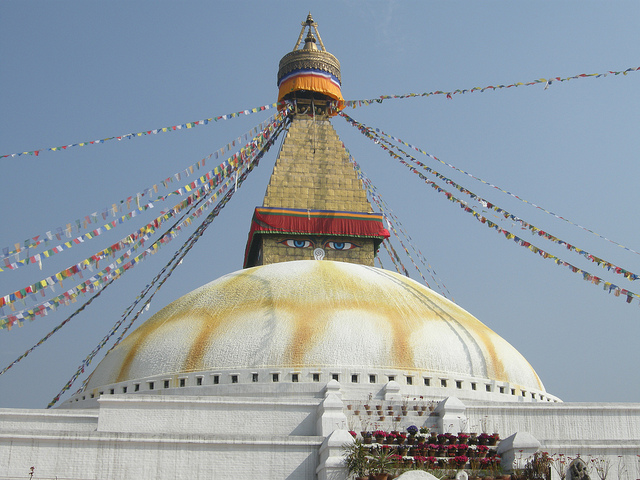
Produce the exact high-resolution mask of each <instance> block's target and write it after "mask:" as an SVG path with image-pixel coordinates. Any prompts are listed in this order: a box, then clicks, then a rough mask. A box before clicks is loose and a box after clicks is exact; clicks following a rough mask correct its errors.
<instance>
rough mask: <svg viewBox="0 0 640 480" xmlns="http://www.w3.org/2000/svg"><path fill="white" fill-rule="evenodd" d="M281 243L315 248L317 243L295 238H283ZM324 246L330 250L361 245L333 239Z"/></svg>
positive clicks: (346, 248) (288, 245)
mask: <svg viewBox="0 0 640 480" xmlns="http://www.w3.org/2000/svg"><path fill="white" fill-rule="evenodd" d="M280 243H281V244H282V245H286V246H287V247H293V248H309V247H311V248H314V247H315V246H316V245H315V243H314V242H313V241H311V240H299V239H294V238H290V239H287V240H283V241H282V242H280ZM323 246H324V248H328V249H330V250H351V249H353V248H359V247H360V245H356V244H355V243H351V242H336V241H333V240H331V241H328V242H326V243H325V244H324V245H323Z"/></svg>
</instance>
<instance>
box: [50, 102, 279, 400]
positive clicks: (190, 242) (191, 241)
mask: <svg viewBox="0 0 640 480" xmlns="http://www.w3.org/2000/svg"><path fill="white" fill-rule="evenodd" d="M288 112H289V111H288V110H287V109H285V110H283V112H281V113H284V114H285V115H284V118H285V119H286V115H287V114H288ZM283 125H284V121H282V122H280V123H279V125H278V128H277V129H276V130H275V131H274V134H273V135H271V136H270V139H269V141H268V142H267V143H266V144H265V145H264V147H263V148H262V149H261V151H260V152H259V153H258V154H257V155H256V156H255V157H254V158H253V159H252V161H251V162H250V163H249V165H248V166H247V169H246V170H245V171H244V172H243V174H242V175H241V176H240V177H237V179H236V182H235V183H234V188H233V189H231V190H229V191H228V192H227V193H226V194H225V196H224V197H223V198H222V199H221V200H220V202H219V203H218V204H217V205H216V206H215V208H214V209H213V210H212V211H211V213H209V215H208V216H207V217H206V218H205V219H204V221H203V222H202V223H201V224H200V225H199V226H198V228H197V230H196V231H195V232H194V233H193V234H192V235H191V236H190V237H189V238H188V239H187V241H186V242H185V243H184V244H183V245H182V247H181V248H180V249H178V252H176V254H174V257H173V258H172V259H171V261H170V262H169V264H167V266H166V267H165V269H166V268H167V267H168V266H169V265H171V264H172V263H173V265H172V266H171V268H170V269H169V270H168V271H167V272H166V274H165V276H164V278H163V279H162V280H161V281H160V283H159V284H158V286H157V287H156V289H155V291H154V292H153V294H151V296H150V297H149V298H148V299H147V301H146V302H145V304H144V305H143V306H142V307H141V308H140V310H138V312H137V313H136V315H135V317H134V318H133V319H132V320H131V322H130V324H129V326H128V327H127V329H128V328H129V327H130V326H131V325H132V324H133V322H134V321H135V320H136V319H137V318H138V316H139V315H140V313H141V312H142V311H143V309H144V308H145V307H146V305H148V304H149V302H151V299H152V298H153V296H154V295H155V294H156V293H157V292H158V290H159V289H160V288H161V287H162V285H163V284H164V282H166V280H167V279H168V278H169V277H170V276H171V274H172V273H173V271H174V270H175V269H176V268H177V267H178V265H180V264H181V263H182V259H183V258H184V257H185V256H186V255H187V253H189V252H190V251H191V249H192V248H193V246H194V245H195V244H196V242H197V241H198V240H199V239H200V238H201V237H202V235H203V234H204V232H205V230H206V229H207V227H209V225H211V223H212V222H213V220H214V219H215V218H216V217H217V216H218V215H219V214H220V211H221V210H222V209H223V208H224V206H225V205H226V204H227V203H228V202H229V200H230V199H231V197H232V196H233V194H234V193H235V192H236V191H237V189H238V188H239V187H240V186H241V185H242V183H243V182H244V180H245V179H246V178H247V176H248V174H249V173H250V172H251V171H252V170H253V168H254V167H255V166H256V165H258V162H259V160H260V158H262V156H263V155H264V154H265V153H266V152H267V151H268V150H269V148H270V147H271V145H273V143H274V142H275V140H276V138H277V137H278V135H279V134H280V133H281V132H282V130H283ZM178 254H179V255H178ZM165 269H163V270H162V271H161V272H160V274H159V275H158V276H157V277H156V278H159V277H160V276H161V275H162V273H163V272H164V271H165ZM146 291H147V292H148V289H147V290H146ZM136 300H137V299H136ZM136 303H137V301H136V302H134V305H135V304H136ZM132 310H133V306H132V307H130V308H128V309H127V311H128V312H131V311H132ZM127 315H128V313H127V314H125V315H123V316H122V318H120V319H119V320H118V322H116V324H115V325H114V327H113V328H112V329H111V330H110V331H109V333H108V334H107V335H106V336H105V337H104V338H103V339H102V341H101V342H100V344H98V345H97V346H96V348H94V349H93V350H92V351H91V353H89V355H87V357H86V358H85V359H84V360H83V362H82V363H81V364H80V366H79V367H78V369H77V371H76V373H74V374H73V376H72V377H71V379H70V380H69V381H68V382H67V383H66V384H65V385H64V387H62V390H61V391H60V392H59V393H58V394H57V395H56V396H55V397H54V398H53V399H52V400H51V402H49V404H48V405H47V408H51V407H53V406H54V405H55V404H56V403H57V402H58V401H59V400H60V397H61V396H62V395H63V394H64V393H65V392H66V391H67V390H69V389H70V388H71V387H72V386H73V384H74V383H75V381H76V380H77V379H78V377H79V376H80V375H82V373H84V371H85V368H86V367H88V366H89V365H90V364H91V361H92V360H93V359H94V358H95V356H96V355H97V354H98V352H99V351H100V349H101V348H102V347H103V346H104V345H106V343H107V342H108V341H109V339H110V338H111V336H113V335H114V334H115V333H116V331H117V330H118V328H119V327H120V326H121V325H122V323H123V322H124V320H125V319H126V316H127ZM127 329H125V332H126V330H127ZM123 336H124V332H123V334H122V335H121V336H120V338H118V340H117V342H116V344H117V343H118V342H120V339H121V338H122V337H123Z"/></svg>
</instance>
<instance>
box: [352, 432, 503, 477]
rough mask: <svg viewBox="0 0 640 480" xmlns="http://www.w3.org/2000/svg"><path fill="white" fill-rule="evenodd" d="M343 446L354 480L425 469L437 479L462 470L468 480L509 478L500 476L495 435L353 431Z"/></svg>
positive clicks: (496, 436)
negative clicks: (348, 442) (351, 441)
mask: <svg viewBox="0 0 640 480" xmlns="http://www.w3.org/2000/svg"><path fill="white" fill-rule="evenodd" d="M349 433H351V435H352V436H353V437H354V442H353V443H352V444H349V445H346V446H345V455H344V456H345V462H346V466H347V469H348V471H349V474H350V475H351V476H352V477H355V478H356V479H357V480H365V479H368V480H390V479H393V478H395V477H396V476H398V475H400V474H402V473H404V472H405V471H408V470H426V471H431V472H432V473H434V474H436V476H438V477H439V478H455V474H456V472H458V471H460V470H465V471H466V472H467V473H468V475H469V478H470V479H485V480H494V479H503V478H504V479H510V478H511V476H510V475H505V474H503V472H502V470H501V467H500V457H499V456H498V454H497V445H498V442H499V441H500V437H499V435H498V434H487V433H481V434H474V433H472V434H467V433H459V434H458V435H454V434H451V433H444V434H436V433H435V432H430V431H429V429H428V428H427V427H421V428H418V427H416V426H415V425H411V426H409V427H407V428H406V431H403V432H400V431H390V432H387V431H384V430H374V431H362V432H360V433H357V432H355V431H351V432H349Z"/></svg>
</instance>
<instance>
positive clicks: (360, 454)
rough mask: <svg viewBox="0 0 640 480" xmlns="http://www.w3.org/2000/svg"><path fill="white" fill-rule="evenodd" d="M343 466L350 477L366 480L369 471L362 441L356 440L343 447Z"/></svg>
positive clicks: (365, 450) (365, 449)
mask: <svg viewBox="0 0 640 480" xmlns="http://www.w3.org/2000/svg"><path fill="white" fill-rule="evenodd" d="M343 449H344V458H345V465H346V467H347V470H348V472H349V474H350V475H355V477H356V479H363V480H364V479H366V478H367V471H368V470H369V458H368V453H369V452H368V450H367V448H366V447H365V446H364V444H363V443H362V441H360V440H358V439H356V440H355V441H354V442H353V443H350V444H347V445H345V446H344V447H343Z"/></svg>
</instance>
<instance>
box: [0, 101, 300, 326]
mask: <svg viewBox="0 0 640 480" xmlns="http://www.w3.org/2000/svg"><path fill="white" fill-rule="evenodd" d="M287 112H288V110H285V111H283V112H281V113H280V114H278V116H277V120H275V121H274V123H272V124H270V125H268V126H267V127H266V128H265V129H264V130H263V131H262V132H261V133H260V135H259V136H258V137H260V139H261V140H260V142H258V143H257V144H259V145H261V148H260V149H259V150H258V149H254V150H252V151H251V157H253V158H255V156H256V155H258V154H259V153H260V152H261V151H262V149H263V148H264V145H265V143H264V142H265V141H266V143H267V144H270V143H271V142H270V139H271V137H272V136H273V133H274V132H275V131H276V129H278V128H279V125H280V124H281V123H282V122H283V121H284V119H286V115H287ZM258 137H256V138H258ZM249 158H250V157H244V158H242V159H241V160H240V161H237V162H232V165H233V166H234V169H233V170H232V169H227V175H225V176H226V177H229V178H230V179H231V177H230V175H231V173H232V171H235V170H237V169H238V165H240V166H242V163H244V162H245V161H249ZM206 190H207V191H208V188H207V189H206ZM220 193H221V192H218V193H217V194H216V195H215V196H214V197H212V199H209V200H208V201H207V202H205V203H204V204H203V205H202V206H201V207H200V208H199V209H198V210H196V212H195V213H194V214H192V215H191V216H190V217H189V218H187V219H186V220H185V221H184V222H182V224H180V225H179V226H178V227H177V228H176V229H175V231H171V232H169V233H168V234H165V235H164V236H163V237H162V238H161V239H160V240H159V241H158V242H160V243H162V244H164V243H168V242H170V241H171V240H172V239H173V238H174V237H176V236H177V235H178V234H179V232H178V231H179V230H180V229H181V228H182V227H184V226H188V225H189V224H190V223H191V222H192V221H193V218H195V217H198V216H200V215H201V213H202V209H204V208H207V207H208V205H209V203H211V202H212V201H213V200H215V198H217V196H218V195H219V194H220ZM191 203H192V201H189V199H186V200H184V201H183V202H181V205H182V206H183V207H186V206H187V205H189V204H191ZM177 211H179V209H178V210H177ZM177 211H176V213H177ZM165 216H166V214H165ZM167 218H169V217H168V216H167ZM156 220H158V219H156ZM156 228H157V225H153V226H152V227H150V226H149V225H147V226H146V227H144V228H143V229H142V230H144V231H145V234H144V235H142V236H141V237H140V238H139V239H138V240H137V241H136V242H135V243H134V244H133V246H132V247H131V248H129V249H128V250H127V252H125V253H124V254H123V255H122V256H121V257H119V258H118V259H116V261H115V262H113V263H112V264H110V265H109V266H107V267H106V268H105V269H103V270H102V271H101V272H98V273H97V274H96V275H94V276H92V277H91V278H90V279H89V280H86V281H84V282H82V283H81V284H79V285H76V286H75V287H73V288H71V289H70V290H67V291H66V292H64V293H63V294H61V295H59V296H57V297H55V298H53V299H51V300H49V301H46V302H44V303H42V304H39V305H37V306H36V307H34V308H31V309H28V310H23V311H21V312H19V313H17V314H12V315H8V316H4V317H1V318H0V329H2V328H5V327H6V328H8V329H10V328H11V327H12V326H13V324H15V323H17V324H18V325H19V326H21V322H22V320H25V319H29V320H32V319H33V318H35V316H37V315H46V314H47V313H48V312H49V311H51V310H55V309H56V308H57V307H58V306H59V305H66V304H68V303H69V300H73V299H75V297H77V295H79V294H80V293H85V292H86V291H93V290H94V289H97V288H99V286H100V284H102V283H104V282H106V281H107V280H108V279H109V278H111V277H112V276H115V275H119V274H120V273H122V272H123V271H124V270H126V269H128V268H131V267H132V266H134V265H135V264H137V263H139V262H141V261H142V260H144V258H145V257H146V255H147V254H154V253H156V251H157V249H158V248H159V246H158V242H156V243H154V244H153V245H152V247H151V248H150V249H147V250H145V251H144V252H143V253H142V254H140V255H138V256H137V257H135V258H134V259H133V260H131V261H129V262H125V260H126V259H127V258H128V257H129V256H130V255H131V253H132V252H133V251H134V250H136V249H137V248H139V247H140V246H142V245H144V242H145V241H146V240H148V239H149V237H150V235H151V234H153V233H154V232H155V230H156ZM110 248H111V247H110ZM109 251H110V252H111V253H113V250H109ZM90 260H94V259H93V257H92V258H91V259H85V261H86V263H85V261H83V262H81V263H79V264H76V265H74V266H72V267H70V268H69V269H67V270H65V271H62V272H58V274H56V275H52V276H51V277H47V278H46V279H44V280H41V281H40V282H36V283H35V284H32V285H30V286H28V287H25V288H23V289H21V290H18V291H17V292H13V293H11V294H8V295H4V296H3V297H0V306H1V305H5V304H9V305H10V306H12V307H13V305H12V304H13V303H14V302H15V301H16V300H18V299H20V300H23V301H24V298H25V297H27V296H28V295H35V294H36V293H37V292H38V291H42V293H43V294H44V291H43V290H44V289H46V288H51V289H52V290H53V291H55V289H54V285H55V284H56V283H60V284H61V283H62V280H63V279H65V278H68V277H70V276H73V275H74V274H76V273H78V274H80V273H81V270H82V267H84V268H87V267H91V266H92V263H91V261H90ZM98 261H99V258H98V260H96V261H95V262H96V265H97V262H98Z"/></svg>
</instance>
